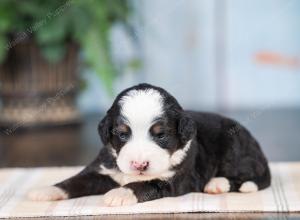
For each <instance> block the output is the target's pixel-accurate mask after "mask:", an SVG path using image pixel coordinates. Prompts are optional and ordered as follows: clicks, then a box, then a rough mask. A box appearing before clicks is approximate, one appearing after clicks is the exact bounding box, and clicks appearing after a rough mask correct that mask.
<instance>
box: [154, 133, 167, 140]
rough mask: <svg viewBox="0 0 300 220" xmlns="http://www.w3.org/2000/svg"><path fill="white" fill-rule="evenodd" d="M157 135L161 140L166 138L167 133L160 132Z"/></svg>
mask: <svg viewBox="0 0 300 220" xmlns="http://www.w3.org/2000/svg"><path fill="white" fill-rule="evenodd" d="M155 137H156V138H157V139H159V140H164V139H165V138H166V134H165V133H164V132H159V133H157V134H155Z"/></svg>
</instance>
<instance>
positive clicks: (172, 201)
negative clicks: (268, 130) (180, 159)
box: [0, 163, 300, 218]
mask: <svg viewBox="0 0 300 220" xmlns="http://www.w3.org/2000/svg"><path fill="white" fill-rule="evenodd" d="M80 169H82V168H81V167H68V168H66V167H62V168H34V169H2V170H0V218H8V217H37V216H81V215H104V214H137V213H178V212H296V211H300V163H274V164H271V170H272V174H273V178H272V187H270V188H268V189H266V190H263V191H260V192H257V193H249V194H242V193H228V194H222V195H208V194H203V193H190V194H187V195H184V196H180V197H176V198H163V199H159V200H155V201H150V202H145V203H140V204H136V205H133V206H127V207H125V206H124V207H105V206H104V205H103V201H102V196H90V197H83V198H78V199H71V200H65V201H59V202H32V201H28V200H27V199H26V197H25V195H26V193H27V192H28V190H29V189H31V188H35V187H40V186H45V185H49V184H52V183H56V182H58V181H61V180H63V179H65V178H67V177H70V176H72V175H73V174H75V173H77V172H78V171H79V170H80Z"/></svg>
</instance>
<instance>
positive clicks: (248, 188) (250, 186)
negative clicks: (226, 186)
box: [239, 181, 258, 193]
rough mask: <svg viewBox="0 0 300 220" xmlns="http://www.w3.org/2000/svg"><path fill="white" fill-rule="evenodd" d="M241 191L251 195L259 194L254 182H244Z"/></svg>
mask: <svg viewBox="0 0 300 220" xmlns="http://www.w3.org/2000/svg"><path fill="white" fill-rule="evenodd" d="M239 191H240V192H242V193H250V192H257V191H258V187H257V185H256V184H255V183H254V182H252V181H247V182H244V183H243V184H242V185H241V187H240V188H239Z"/></svg>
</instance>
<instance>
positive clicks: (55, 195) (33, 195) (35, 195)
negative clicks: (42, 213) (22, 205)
mask: <svg viewBox="0 0 300 220" xmlns="http://www.w3.org/2000/svg"><path fill="white" fill-rule="evenodd" d="M27 197H28V199H30V200H32V201H55V200H62V199H68V195H67V193H66V192H64V191H63V190H62V189H60V188H58V187H56V186H47V187H43V188H39V189H34V190H31V191H30V192H29V193H28V194H27Z"/></svg>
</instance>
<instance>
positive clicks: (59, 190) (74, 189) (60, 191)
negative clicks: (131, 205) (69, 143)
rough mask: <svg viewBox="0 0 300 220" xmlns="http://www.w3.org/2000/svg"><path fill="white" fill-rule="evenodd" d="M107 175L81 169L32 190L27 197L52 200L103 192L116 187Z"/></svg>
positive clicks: (37, 199)
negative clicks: (76, 172)
mask: <svg viewBox="0 0 300 220" xmlns="http://www.w3.org/2000/svg"><path fill="white" fill-rule="evenodd" d="M118 186H119V184H117V183H116V182H115V181H114V180H112V179H111V178H110V177H109V176H106V175H102V174H99V173H97V172H95V171H85V170H84V171H82V172H81V173H79V174H77V175H75V176H73V177H71V178H69V179H67V180H65V181H63V182H60V183H58V184H55V185H54V186H48V187H44V188H40V189H35V190H32V191H30V192H29V193H28V198H29V199H31V200H34V201H54V200H62V199H70V198H75V197H80V196H88V195H96V194H104V193H106V192H107V191H109V190H111V189H113V188H116V187H118Z"/></svg>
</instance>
